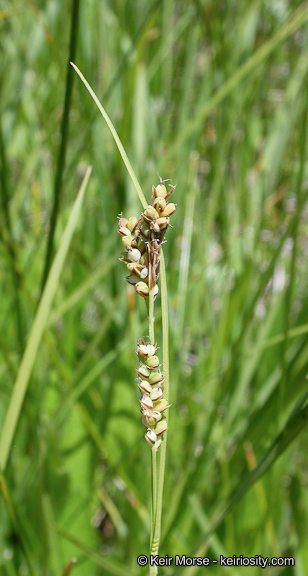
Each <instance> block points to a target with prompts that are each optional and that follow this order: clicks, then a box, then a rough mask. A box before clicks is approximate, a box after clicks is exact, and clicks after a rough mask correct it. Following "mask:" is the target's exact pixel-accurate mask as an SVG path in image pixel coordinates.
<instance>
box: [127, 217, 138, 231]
mask: <svg viewBox="0 0 308 576" xmlns="http://www.w3.org/2000/svg"><path fill="white" fill-rule="evenodd" d="M137 224H138V218H136V217H135V216H131V218H130V219H129V220H128V222H127V225H126V226H127V228H128V229H129V230H130V231H131V232H134V230H135V228H136V226H137Z"/></svg>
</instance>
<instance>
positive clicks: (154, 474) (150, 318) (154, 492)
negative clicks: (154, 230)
mask: <svg viewBox="0 0 308 576" xmlns="http://www.w3.org/2000/svg"><path fill="white" fill-rule="evenodd" d="M148 323H149V338H150V342H151V344H154V338H155V336H154V290H153V288H152V290H150V292H149V299H148ZM151 487H152V497H151V500H152V502H151V532H150V534H151V536H150V548H151V547H152V543H153V538H154V531H155V522H156V507H157V466H156V451H155V448H154V446H153V448H152V450H151Z"/></svg>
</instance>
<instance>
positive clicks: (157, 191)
mask: <svg viewBox="0 0 308 576" xmlns="http://www.w3.org/2000/svg"><path fill="white" fill-rule="evenodd" d="M152 194H153V196H154V198H158V197H161V198H165V196H166V194H167V190H166V186H164V185H163V184H158V186H156V188H155V186H153V187H152Z"/></svg>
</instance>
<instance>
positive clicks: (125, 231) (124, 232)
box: [118, 226, 131, 236]
mask: <svg viewBox="0 0 308 576" xmlns="http://www.w3.org/2000/svg"><path fill="white" fill-rule="evenodd" d="M118 232H119V234H121V236H130V235H131V233H130V230H129V229H128V228H125V226H121V228H119V229H118Z"/></svg>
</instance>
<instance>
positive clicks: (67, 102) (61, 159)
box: [42, 0, 80, 292]
mask: <svg viewBox="0 0 308 576" xmlns="http://www.w3.org/2000/svg"><path fill="white" fill-rule="evenodd" d="M79 4H80V0H73V3H72V15H71V34H70V47H69V55H68V62H67V74H66V88H65V98H64V108H63V115H62V121H61V143H60V148H59V153H58V162H57V172H56V177H55V183H54V191H53V208H52V213H51V218H50V231H49V235H48V240H47V249H46V257H45V265H44V272H43V278H42V292H43V289H44V286H45V284H46V280H47V276H48V273H49V269H50V266H51V262H52V256H53V245H54V236H55V230H56V225H57V220H58V215H59V209H60V200H61V193H62V184H63V172H64V167H65V157H66V148H67V141H68V129H69V113H70V107H71V100H72V92H73V81H74V72H73V70H72V68H71V65H70V62H71V60H75V54H76V49H77V33H78V16H79Z"/></svg>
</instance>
